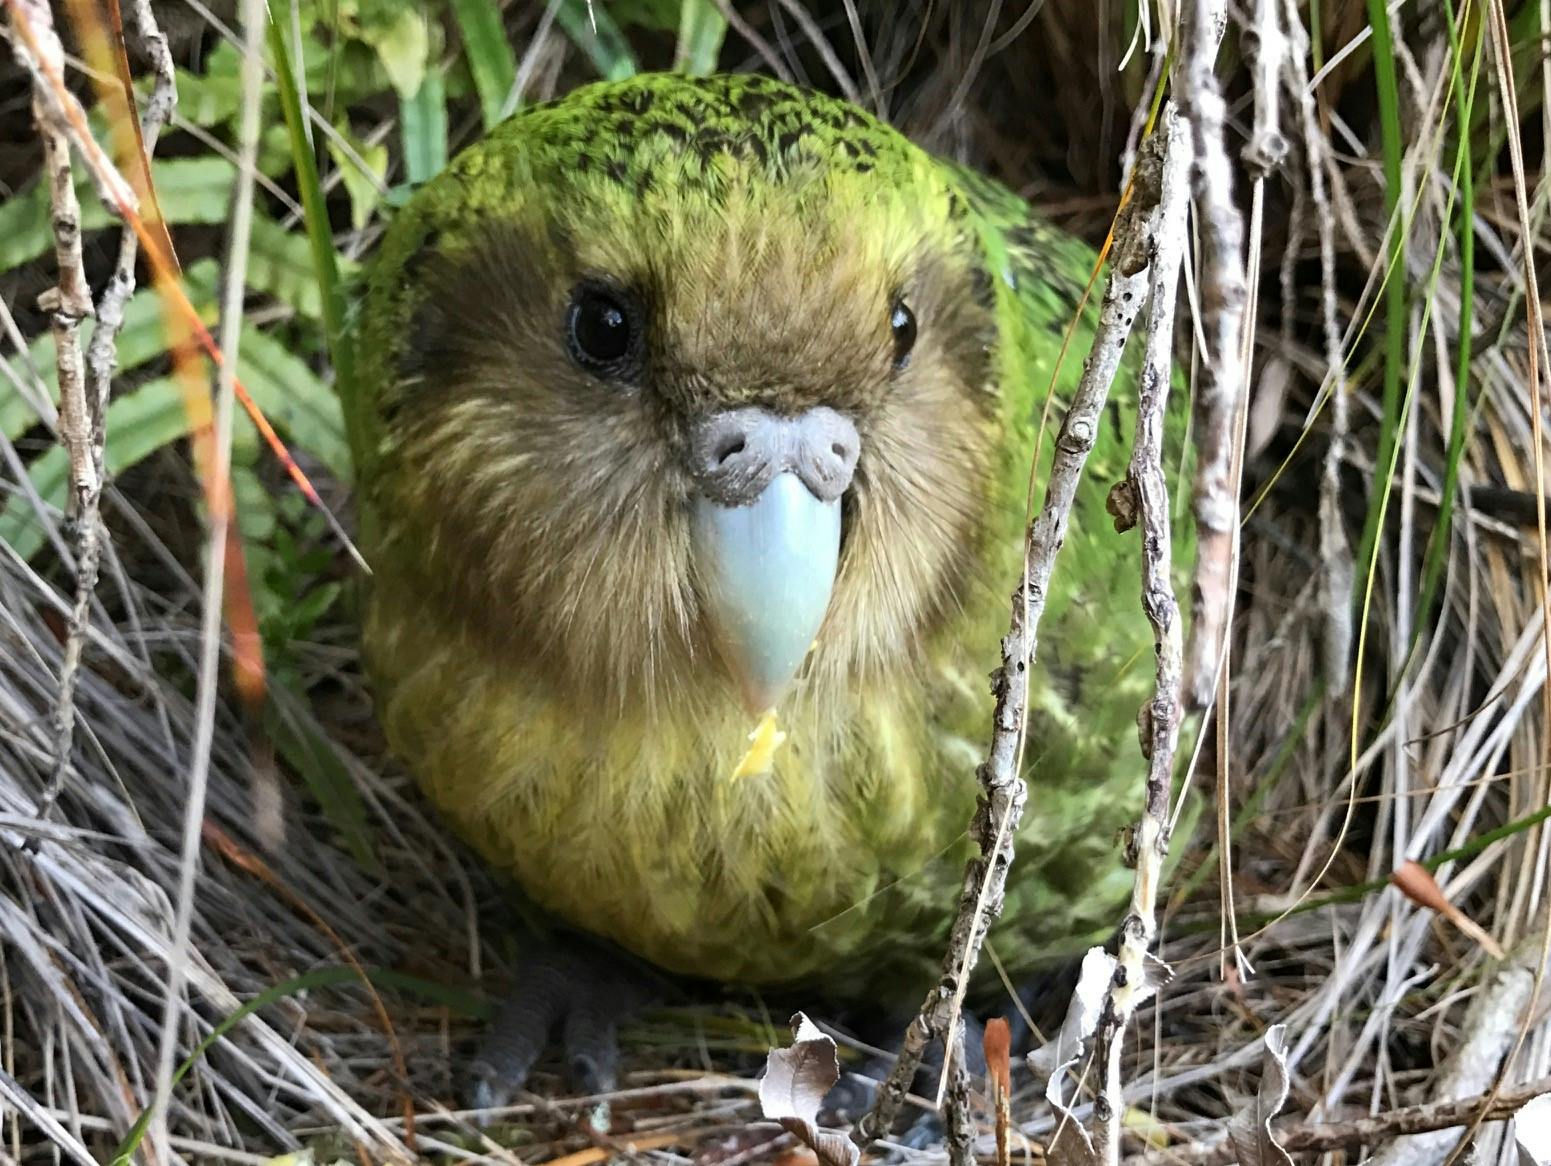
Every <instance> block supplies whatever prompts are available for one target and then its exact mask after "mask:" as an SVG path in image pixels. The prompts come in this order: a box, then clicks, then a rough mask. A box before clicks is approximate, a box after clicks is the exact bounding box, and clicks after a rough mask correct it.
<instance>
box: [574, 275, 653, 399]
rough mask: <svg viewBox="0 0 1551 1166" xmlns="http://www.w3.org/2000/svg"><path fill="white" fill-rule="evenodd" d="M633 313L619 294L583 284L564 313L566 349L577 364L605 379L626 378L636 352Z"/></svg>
mask: <svg viewBox="0 0 1551 1166" xmlns="http://www.w3.org/2000/svg"><path fill="white" fill-rule="evenodd" d="M637 324H638V320H637V313H636V312H634V311H632V309H631V305H630V303H628V302H627V300H626V297H625V296H624V295H622V294H621V293H618V292H616V291H614V290H613V289H611V288H605V287H599V286H596V285H593V284H583V285H582V286H581V287H578V288H577V289H576V290H575V291H574V292H573V293H572V294H571V304H570V307H569V308H568V309H567V311H566V347H567V348H569V349H570V351H571V357H572V359H573V360H575V361H576V363H577V364H579V365H581V366H582V367H583V368H585V369H587V370H588V371H589V372H594V373H597V374H598V375H600V376H606V377H626V376H628V375H629V373H630V372H631V370H632V369H633V367H634V366H635V364H636V359H637V357H638V356H639V353H640V336H639V329H638V326H637Z"/></svg>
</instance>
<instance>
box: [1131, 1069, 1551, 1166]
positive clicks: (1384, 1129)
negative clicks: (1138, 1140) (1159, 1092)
mask: <svg viewBox="0 0 1551 1166" xmlns="http://www.w3.org/2000/svg"><path fill="white" fill-rule="evenodd" d="M1547 1093H1551V1077H1538V1078H1536V1079H1535V1080H1533V1081H1530V1082H1528V1083H1526V1084H1524V1085H1520V1086H1518V1087H1517V1088H1514V1089H1504V1090H1503V1091H1502V1093H1501V1094H1499V1095H1498V1096H1497V1098H1496V1099H1495V1100H1493V1098H1492V1096H1491V1094H1489V1093H1482V1094H1478V1095H1477V1096H1475V1097H1467V1098H1465V1099H1463V1100H1461V1101H1429V1102H1427V1103H1426V1104H1425V1105H1409V1106H1406V1107H1405V1108H1404V1109H1393V1110H1391V1111H1390V1112H1388V1113H1380V1114H1375V1115H1373V1116H1372V1117H1359V1118H1353V1119H1352V1120H1350V1121H1333V1122H1322V1123H1320V1124H1319V1125H1303V1124H1299V1123H1294V1122H1281V1123H1278V1125H1277V1127H1276V1138H1277V1140H1278V1141H1279V1142H1281V1144H1282V1146H1283V1147H1284V1148H1285V1149H1288V1150H1339V1149H1342V1148H1343V1147H1351V1146H1361V1145H1365V1144H1368V1145H1371V1144H1373V1143H1375V1142H1383V1141H1387V1140H1388V1139H1390V1138H1394V1137H1400V1136H1402V1135H1406V1134H1423V1133H1428V1132H1430V1131H1432V1130H1446V1129H1453V1128H1456V1127H1458V1126H1463V1125H1469V1124H1470V1123H1472V1122H1488V1121H1505V1120H1507V1119H1508V1118H1510V1117H1512V1116H1513V1115H1514V1114H1515V1113H1517V1112H1518V1110H1519V1109H1520V1108H1521V1107H1522V1106H1523V1105H1524V1104H1525V1102H1527V1101H1531V1100H1533V1099H1534V1098H1536V1097H1540V1096H1542V1095H1544V1094H1547ZM1127 1161H1128V1163H1131V1164H1134V1166H1164V1164H1165V1163H1167V1164H1168V1166H1227V1164H1228V1163H1231V1162H1232V1161H1234V1152H1233V1146H1232V1145H1231V1144H1230V1143H1229V1142H1227V1141H1223V1142H1217V1143H1213V1144H1210V1145H1197V1146H1175V1147H1171V1148H1170V1149H1167V1150H1159V1151H1154V1152H1153V1153H1150V1154H1143V1155H1140V1156H1138V1157H1134V1158H1130V1159H1127Z"/></svg>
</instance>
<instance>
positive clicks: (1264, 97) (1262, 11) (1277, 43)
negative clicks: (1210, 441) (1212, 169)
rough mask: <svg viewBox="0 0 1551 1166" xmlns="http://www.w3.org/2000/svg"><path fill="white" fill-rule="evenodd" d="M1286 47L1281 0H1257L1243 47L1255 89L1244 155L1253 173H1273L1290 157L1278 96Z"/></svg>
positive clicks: (1258, 174)
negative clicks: (1283, 134)
mask: <svg viewBox="0 0 1551 1166" xmlns="http://www.w3.org/2000/svg"><path fill="white" fill-rule="evenodd" d="M1287 49H1288V43H1287V37H1286V35H1285V34H1284V33H1283V32H1282V13H1281V0H1255V4H1254V14H1253V20H1252V22H1251V24H1250V27H1249V29H1248V30H1247V31H1246V33H1245V36H1244V50H1245V54H1246V55H1247V56H1248V58H1249V64H1250V77H1251V83H1252V84H1253V86H1254V92H1255V123H1254V125H1253V127H1252V128H1251V129H1250V135H1249V141H1248V142H1246V143H1245V145H1244V151H1243V154H1242V157H1243V159H1244V162H1245V164H1246V165H1247V166H1248V167H1249V168H1250V173H1251V174H1253V175H1254V176H1255V177H1257V178H1264V177H1265V176H1266V175H1268V174H1270V173H1271V172H1272V171H1273V170H1275V169H1277V168H1278V167H1280V166H1281V164H1282V161H1283V160H1284V159H1285V158H1286V157H1287V139H1286V138H1285V137H1283V136H1282V110H1281V102H1280V100H1279V98H1280V97H1281V85H1280V83H1279V79H1280V76H1281V73H1282V66H1283V63H1284V61H1285V59H1286V57H1287ZM1311 100H1312V99H1311Z"/></svg>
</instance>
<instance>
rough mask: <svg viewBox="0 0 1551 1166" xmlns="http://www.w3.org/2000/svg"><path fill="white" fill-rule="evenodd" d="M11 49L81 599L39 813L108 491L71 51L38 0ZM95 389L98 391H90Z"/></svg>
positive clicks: (66, 706)
mask: <svg viewBox="0 0 1551 1166" xmlns="http://www.w3.org/2000/svg"><path fill="white" fill-rule="evenodd" d="M11 27H12V32H13V36H12V44H13V46H14V48H15V50H16V54H17V57H18V60H19V61H20V62H21V64H22V65H23V67H24V68H26V69H27V70H28V72H29V73H31V75H32V86H33V93H32V116H33V122H34V124H35V125H36V127H37V131H38V139H39V141H40V142H41V143H42V146H43V173H44V180H45V181H46V182H47V183H48V192H49V208H50V212H49V213H50V222H51V224H52V226H53V232H54V262H55V265H56V267H57V269H58V274H57V277H56V283H55V285H54V286H53V287H51V288H49V289H48V290H47V291H45V292H44V293H43V294H42V295H41V296H39V297H38V306H39V307H40V308H42V309H43V311H45V312H46V313H48V320H49V330H50V332H51V333H52V334H53V337H54V349H55V354H56V357H55V368H56V370H57V372H56V377H57V380H58V384H59V441H60V444H61V445H62V446H63V447H64V450H65V455H66V457H67V458H68V460H69V463H70V478H69V490H68V494H67V496H66V505H67V507H68V516H69V518H70V519H71V522H72V523H73V525H74V529H75V542H76V546H75V554H76V598H75V605H74V609H73V611H72V618H71V622H70V634H69V635H68V636H67V638H66V642H65V651H64V657H63V661H62V663H61V666H60V673H59V683H58V687H57V689H56V692H55V699H54V710H53V726H52V728H53V739H54V760H53V766H52V770H51V773H50V777H49V784H48V787H47V788H46V789H45V790H44V792H43V796H42V797H41V798H40V805H39V807H38V811H39V813H45V812H47V809H48V806H49V804H50V803H52V801H53V800H54V798H55V797H56V796H57V794H58V790H59V788H60V785H61V784H62V783H63V781H64V776H65V773H66V771H67V770H68V768H69V765H70V754H71V746H72V744H73V742H74V739H75V685H76V676H77V674H78V672H79V670H80V660H81V640H82V629H83V628H84V626H85V622H86V609H87V607H88V606H89V605H90V603H91V596H92V592H93V590H95V588H96V581H97V554H98V552H97V537H96V526H97V499H98V497H99V496H100V494H101V492H102V445H101V439H102V421H101V414H102V410H101V408H100V407H99V405H98V404H97V402H96V401H95V399H94V398H93V396H92V395H90V394H89V393H88V386H87V369H86V358H85V354H84V353H83V352H82V349H81V331H80V330H81V321H82V320H84V319H86V318H87V317H88V316H90V315H91V314H92V293H91V288H90V287H89V286H87V282H86V267H85V264H84V263H83V261H82V258H81V204H80V201H79V200H78V199H77V198H76V194H75V175H74V172H73V170H72V168H71V165H70V136H69V133H68V128H67V126H66V125H65V124H64V122H63V121H62V119H61V118H59V117H58V116H56V111H55V106H56V104H57V101H56V98H55V95H54V94H53V93H52V92H51V89H50V84H51V83H50V80H49V78H50V77H51V76H59V75H60V74H61V73H62V71H63V68H64V59H65V52H64V47H63V46H62V45H61V44H60V41H59V35H58V33H57V32H56V31H55V29H54V17H53V13H52V12H51V11H50V10H49V6H48V5H47V4H46V3H42V2H40V0H13V4H12V7H11ZM94 391H95V386H94Z"/></svg>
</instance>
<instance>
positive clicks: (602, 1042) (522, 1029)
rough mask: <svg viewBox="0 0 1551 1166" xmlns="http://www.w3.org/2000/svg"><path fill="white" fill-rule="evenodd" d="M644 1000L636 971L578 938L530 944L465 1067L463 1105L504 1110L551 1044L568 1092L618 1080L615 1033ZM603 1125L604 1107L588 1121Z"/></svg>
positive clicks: (604, 1088) (595, 1090) (608, 1086)
mask: <svg viewBox="0 0 1551 1166" xmlns="http://www.w3.org/2000/svg"><path fill="white" fill-rule="evenodd" d="M651 995H652V992H651V985H650V983H649V978H648V976H647V975H646V974H645V973H644V971H643V969H641V968H639V967H638V966H636V965H635V964H634V963H632V962H631V961H629V960H628V959H627V958H626V957H625V956H623V955H622V954H621V953H619V952H617V951H615V950H613V949H611V948H609V947H607V946H605V945H604V944H602V943H599V942H595V941H591V940H588V939H584V938H581V937H579V936H553V937H551V938H548V939H545V940H542V941H535V942H534V943H533V944H531V945H530V946H529V947H528V949H527V950H526V951H525V952H524V954H523V956H522V958H521V960H520V961H519V963H518V965H517V974H516V977H515V979H514V980H513V983H512V987H511V990H510V992H509V993H508V994H507V997H506V1000H505V1003H504V1004H503V1005H502V1006H501V1009H500V1011H499V1012H498V1013H497V1014H496V1018H495V1020H494V1022H492V1024H491V1026H490V1029H489V1031H487V1032H486V1033H485V1036H484V1039H483V1041H482V1042H481V1047H480V1050H479V1055H478V1056H477V1057H476V1058H475V1060H474V1062H473V1063H472V1064H471V1065H470V1067H469V1077H470V1080H469V1088H468V1092H469V1099H470V1101H471V1102H472V1104H473V1106H474V1108H476V1109H480V1110H491V1109H499V1108H501V1107H503V1106H506V1105H510V1104H511V1102H512V1099H513V1098H515V1097H517V1096H518V1095H519V1094H520V1093H521V1092H522V1089H523V1086H524V1085H525V1084H526V1083H527V1080H528V1073H529V1071H530V1070H531V1069H532V1068H533V1066H534V1064H535V1063H536V1062H537V1061H538V1059H539V1057H540V1056H541V1055H542V1054H543V1053H544V1052H545V1051H546V1050H548V1049H549V1048H551V1047H553V1044H554V1043H555V1038H556V1037H557V1036H558V1038H559V1040H558V1043H559V1046H560V1049H561V1051H562V1052H563V1054H564V1056H565V1070H566V1075H567V1077H568V1079H569V1082H570V1084H571V1086H572V1087H573V1088H575V1089H577V1090H579V1091H580V1092H582V1093H584V1094H587V1095H595V1094H603V1093H608V1092H610V1091H612V1090H613V1089H614V1087H615V1084H616V1083H617V1080H618V1070H619V1039H618V1025H619V1022H620V1021H621V1020H622V1019H624V1018H625V1017H626V1016H628V1015H630V1014H631V1013H633V1012H635V1011H636V1010H637V1009H639V1008H641V1007H642V1006H643V1005H645V1004H646V1002H647V1001H648V1000H649V999H650V997H651ZM591 1118H592V1123H593V1125H594V1127H595V1128H598V1129H604V1128H606V1127H607V1125H608V1106H607V1103H606V1102H603V1103H600V1105H599V1106H598V1108H597V1109H596V1110H595V1111H594V1112H593V1114H592V1115H591Z"/></svg>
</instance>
